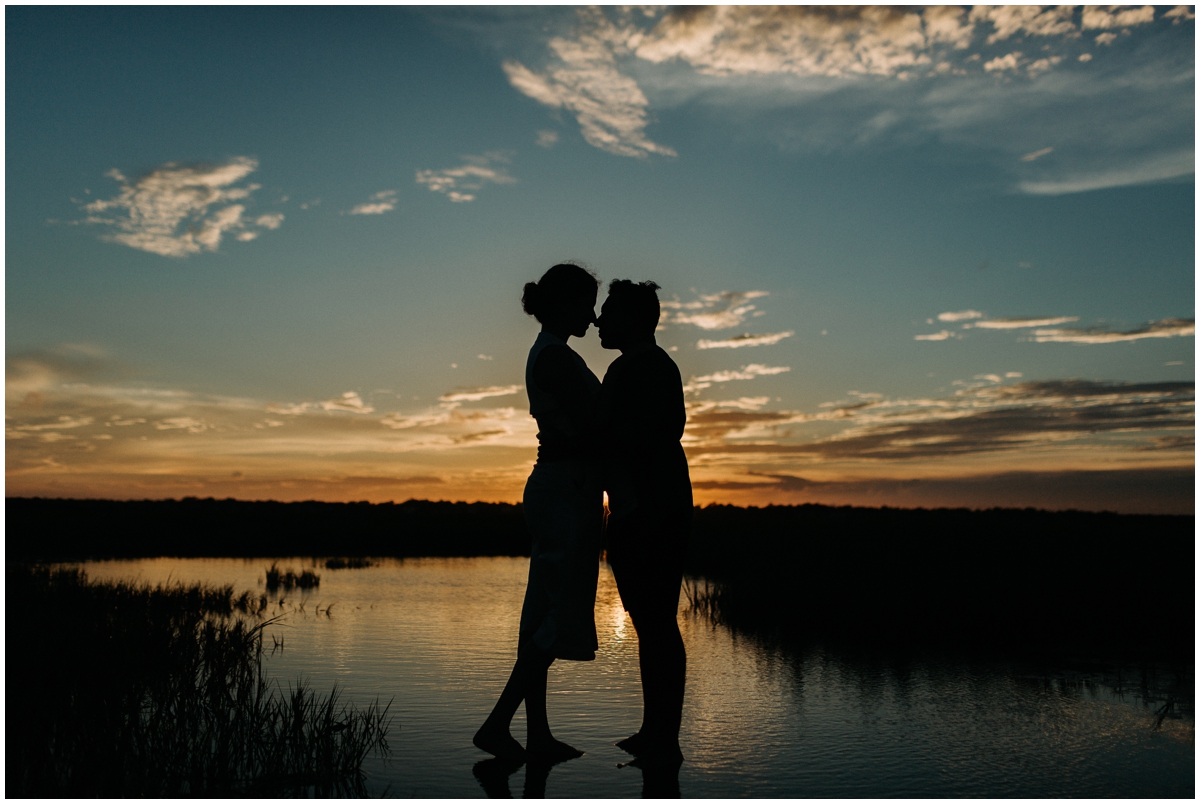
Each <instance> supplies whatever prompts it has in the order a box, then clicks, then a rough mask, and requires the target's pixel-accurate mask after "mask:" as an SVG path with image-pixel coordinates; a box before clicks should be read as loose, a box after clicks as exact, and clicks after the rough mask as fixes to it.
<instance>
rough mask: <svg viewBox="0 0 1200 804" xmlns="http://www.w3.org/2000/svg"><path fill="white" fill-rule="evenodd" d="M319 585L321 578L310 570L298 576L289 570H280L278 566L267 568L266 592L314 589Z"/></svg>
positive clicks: (272, 565) (273, 565)
mask: <svg viewBox="0 0 1200 804" xmlns="http://www.w3.org/2000/svg"><path fill="white" fill-rule="evenodd" d="M320 585H321V576H320V575H317V574H316V573H315V572H313V571H311V570H304V571H302V572H300V573H299V574H297V573H295V572H292V571H291V570H280V569H279V565H278V564H274V563H273V564H271V566H269V567H267V590H268V591H271V592H275V591H278V590H280V589H283V590H285V591H288V590H291V589H316V588H317V587H318V586H320Z"/></svg>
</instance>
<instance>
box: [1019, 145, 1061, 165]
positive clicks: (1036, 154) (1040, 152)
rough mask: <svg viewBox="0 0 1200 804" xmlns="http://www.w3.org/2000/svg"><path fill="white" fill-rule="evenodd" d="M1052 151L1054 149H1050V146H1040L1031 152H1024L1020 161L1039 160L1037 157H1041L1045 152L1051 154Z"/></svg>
mask: <svg viewBox="0 0 1200 804" xmlns="http://www.w3.org/2000/svg"><path fill="white" fill-rule="evenodd" d="M1052 152H1054V149H1052V148H1042V149H1038V150H1036V151H1031V152H1028V154H1026V155H1025V156H1022V157H1021V161H1022V162H1033V161H1034V160H1039V158H1042V157H1043V156H1045V155H1046V154H1052Z"/></svg>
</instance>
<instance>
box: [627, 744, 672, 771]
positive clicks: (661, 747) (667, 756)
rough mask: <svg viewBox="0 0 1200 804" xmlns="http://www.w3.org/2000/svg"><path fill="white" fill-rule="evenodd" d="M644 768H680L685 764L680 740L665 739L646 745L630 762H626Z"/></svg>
mask: <svg viewBox="0 0 1200 804" xmlns="http://www.w3.org/2000/svg"><path fill="white" fill-rule="evenodd" d="M626 764H628V765H632V766H633V767H635V768H641V769H642V770H649V769H654V770H659V769H668V768H678V767H679V766H680V765H682V764H683V751H681V750H680V749H679V741H678V740H663V741H661V742H656V743H654V744H653V745H646V746H645V747H644V748H643V749H642V751H641V752H640V753H639V754H638V755H637V756H636V757H635V758H634V759H633V760H632V761H630V762H628V763H626Z"/></svg>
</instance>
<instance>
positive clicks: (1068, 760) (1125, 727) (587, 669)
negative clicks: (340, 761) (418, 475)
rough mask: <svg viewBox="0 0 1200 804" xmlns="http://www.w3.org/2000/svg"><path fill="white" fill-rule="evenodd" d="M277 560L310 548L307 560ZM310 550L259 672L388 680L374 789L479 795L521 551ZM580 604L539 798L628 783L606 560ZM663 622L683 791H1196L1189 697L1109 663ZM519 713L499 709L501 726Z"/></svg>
mask: <svg viewBox="0 0 1200 804" xmlns="http://www.w3.org/2000/svg"><path fill="white" fill-rule="evenodd" d="M269 563H270V562H269V561H262V560H253V561H245V560H242V559H147V560H140V561H108V562H91V563H89V564H87V565H86V567H87V570H88V572H89V574H90V575H91V577H93V578H97V579H102V578H139V579H142V580H145V581H149V582H152V583H156V582H160V581H164V580H167V579H170V580H182V581H207V582H210V583H219V584H226V583H232V584H233V585H234V586H235V588H237V589H239V590H240V589H258V590H262V587H263V580H262V579H263V569H264V568H265V566H267V565H268V564H269ZM279 564H280V567H281V568H285V567H291V568H294V569H301V568H308V567H310V562H309V561H308V560H306V559H283V560H280V562H279ZM317 571H318V572H319V573H320V575H321V585H320V587H319V588H318V589H317V590H314V591H313V592H312V593H311V594H308V595H303V596H302V595H288V596H285V599H284V605H283V607H282V610H284V611H286V612H288V613H287V618H286V621H285V622H284V623H281V624H279V625H277V626H274V627H272V629H271V630H270V632H269V634H268V636H267V645H268V646H270V645H271V644H272V638H273V637H274V638H279V639H282V640H283V641H284V644H285V647H284V650H283V651H282V652H276V653H274V654H273V655H272V656H270V657H269V659H268V668H269V670H270V672H271V673H272V674H273V675H274V676H275V677H276V678H278V679H280V680H282V681H284V682H287V681H289V680H294V679H296V678H299V677H304V678H305V679H307V680H308V681H309V682H310V683H311V684H312V685H313V686H314V688H316V689H318V690H320V689H328V688H329V687H331V686H332V685H333V684H334V683H337V685H338V686H339V688H341V689H342V690H343V691H344V692H345V693H346V695H347V696H348V697H349V698H350V699H353V700H356V701H369V700H372V699H374V698H377V697H378V698H380V699H382V700H384V701H387V700H389V699H392V700H393V704H392V710H391V711H392V713H393V714H394V715H395V717H396V721H395V723H396V724H397V726H398V727H399V728H398V729H395V728H394V729H393V732H392V735H391V737H390V742H391V746H392V756H391V758H390V759H387V760H383V759H378V758H372V759H369V760H368V762H367V763H366V765H365V768H366V770H367V771H368V772H369V774H370V783H369V789H370V790H371V791H372V792H373V793H375V794H380V793H383V792H384V791H386V792H387V794H388V795H393V796H422V797H451V796H453V797H477V796H482V795H483V793H484V791H483V788H482V787H481V786H480V783H479V781H478V780H477V779H476V777H475V776H474V774H473V773H472V768H473V766H474V765H475V764H476V763H477V762H478V761H480V760H481V759H483V758H484V755H483V754H482V753H481V752H479V751H478V750H476V749H475V748H474V747H473V746H471V744H470V738H471V735H472V734H473V733H474V731H475V728H476V727H477V726H478V725H479V723H480V722H482V720H483V718H484V717H485V716H486V715H487V712H488V711H489V709H490V708H491V705H492V704H493V702H494V701H495V698H496V696H498V695H499V693H500V690H501V688H502V687H503V685H504V682H505V679H506V678H507V675H508V672H509V670H510V669H511V666H512V660H513V658H514V653H515V647H516V624H517V622H518V619H519V614H520V606H521V600H522V597H523V595H524V590H525V576H526V573H527V572H528V560H527V559H519V558H513V559H510V558H479V559H416V560H406V561H398V560H386V559H385V560H382V561H381V562H380V563H379V564H378V565H377V566H373V567H369V568H366V569H357V570H350V569H347V570H328V569H324V568H318V570H317ZM277 601H278V598H272V603H271V605H272V606H273V607H274V608H273V609H272V610H273V611H275V610H279V607H278V603H277ZM301 603H303V604H304V612H303V613H301V612H299V611H297V610H296V609H297V607H298V606H299V605H300V604H301ZM331 604H332V609H331V611H330V613H329V616H326V615H325V613H324V609H325V606H327V605H331ZM318 605H319V606H320V607H321V609H322V613H321V614H320V615H316V614H315V613H314V612H315V610H316V607H317V606H318ZM596 623H597V631H598V633H599V638H600V643H601V646H600V650H599V651H598V653H597V657H596V660H595V661H594V662H559V663H556V665H555V666H554V667H553V668H552V670H551V678H550V695H549V700H548V708H549V712H550V718H551V723H552V724H554V725H555V727H556V733H557V734H558V736H560V737H561V738H562V739H564V740H567V741H568V742H570V743H572V744H573V745H575V746H577V747H579V748H581V749H583V750H585V751H586V752H587V753H586V754H585V756H584V757H582V758H580V759H577V760H573V761H571V762H568V763H564V764H562V765H559V766H556V767H555V768H553V769H552V770H551V771H550V773H549V776H547V777H546V778H545V779H544V780H543V779H541V778H540V777H538V776H537V774H533V775H532V776H528V777H527V771H526V770H525V769H522V770H518V771H517V772H516V773H515V774H514V775H513V776H512V777H511V778H509V779H508V780H507V781H508V784H509V789H510V791H511V792H512V793H513V794H514V795H518V796H519V795H521V794H522V792H523V791H524V790H525V788H526V786H527V785H528V786H529V792H531V793H537V792H539V791H540V789H541V788H540V786H541V785H543V784H544V792H545V795H547V796H551V797H580V798H586V797H613V798H620V797H631V796H638V795H641V793H642V790H643V781H644V780H643V778H642V775H641V773H640V772H639V771H637V770H636V769H634V768H617V767H616V766H617V764H618V763H620V762H624V761H626V760H627V759H628V758H629V757H628V756H627V755H626V754H624V753H623V752H621V751H620V750H619V749H617V748H615V747H614V746H613V745H612V743H613V742H615V741H616V740H617V739H620V738H621V737H625V736H627V735H628V734H630V733H632V732H633V731H635V730H636V729H637V727H638V725H639V723H640V719H641V692H640V686H639V681H638V672H637V643H636V638H635V636H634V633H633V627H632V625H631V624H630V622H629V620H628V618H627V617H626V616H625V613H624V611H623V610H622V609H621V606H620V600H619V598H618V596H617V593H616V587H615V585H614V583H613V581H612V575H611V573H610V572H609V571H608V569H607V568H602V569H601V573H600V584H599V591H598V595H597V604H596ZM680 625H681V630H682V632H683V635H684V641H685V644H686V646H687V651H688V684H687V702H686V708H685V717H684V724H683V733H682V736H681V741H682V744H683V747H684V752H685V754H686V755H687V761H686V762H685V763H684V765H683V768H682V769H681V772H680V776H679V785H680V790H681V792H682V794H683V795H684V796H686V797H731V796H732V797H737V796H756V797H772V796H789V797H800V796H806V797H812V796H815V797H867V798H875V797H894V796H904V797H917V796H957V797H978V796H987V797H1022V798H1026V797H1060V796H1062V797H1066V796H1071V797H1080V796H1088V797H1100V796H1105V797H1108V796H1122V797H1189V798H1190V797H1194V792H1195V719H1194V710H1192V709H1191V708H1190V704H1189V708H1188V709H1186V710H1185V711H1183V712H1178V713H1177V715H1178V716H1177V717H1175V718H1172V719H1167V720H1165V721H1164V722H1163V724H1162V727H1161V728H1160V729H1159V730H1157V731H1155V730H1154V728H1153V726H1154V722H1155V720H1156V718H1155V714H1154V707H1155V706H1158V705H1161V702H1154V701H1146V700H1143V699H1142V698H1140V697H1139V695H1138V694H1137V693H1136V685H1131V686H1129V689H1130V690H1133V691H1132V692H1129V691H1127V692H1125V693H1124V694H1122V695H1118V694H1116V693H1115V692H1114V687H1113V684H1112V683H1111V681H1112V680H1111V678H1109V679H1101V681H1095V680H1094V679H1093V680H1092V681H1091V682H1089V681H1088V680H1087V679H1083V680H1080V679H1079V678H1076V677H1073V676H1070V675H1069V674H1067V673H1065V672H1062V673H1058V674H1055V673H1047V672H1045V671H1044V670H1040V671H1039V672H1032V671H1030V670H1028V669H1020V668H1014V667H1012V666H1009V665H1001V664H992V665H986V664H977V663H975V664H973V663H968V662H956V661H941V660H939V661H933V660H930V661H924V662H920V661H907V662H903V663H888V662H883V661H879V660H869V659H862V658H847V657H843V656H839V655H836V654H832V653H827V652H822V651H819V650H810V651H807V652H804V653H802V654H797V653H790V652H784V651H780V650H776V649H771V648H765V647H763V646H762V645H760V644H758V643H757V642H755V641H753V640H751V639H747V638H745V637H742V636H735V635H733V634H730V633H729V632H728V631H727V630H725V629H723V628H714V627H713V626H711V625H710V624H709V623H707V622H706V621H703V620H701V619H698V618H695V617H692V616H690V615H688V614H686V613H681V615H680ZM1189 672H1190V668H1189ZM1102 682H1103V683H1102ZM1185 686H1186V688H1187V689H1188V690H1190V689H1191V681H1190V677H1189V679H1188V681H1187V683H1186V685H1185ZM523 730H524V724H523V719H522V716H521V715H520V714H518V717H517V721H516V722H515V723H514V733H515V734H517V735H518V736H520V735H522V734H523ZM652 781H653V780H646V784H651V783H652ZM668 781H670V780H668ZM501 784H503V780H501ZM656 789H657V788H656ZM651 792H653V790H652V791H651Z"/></svg>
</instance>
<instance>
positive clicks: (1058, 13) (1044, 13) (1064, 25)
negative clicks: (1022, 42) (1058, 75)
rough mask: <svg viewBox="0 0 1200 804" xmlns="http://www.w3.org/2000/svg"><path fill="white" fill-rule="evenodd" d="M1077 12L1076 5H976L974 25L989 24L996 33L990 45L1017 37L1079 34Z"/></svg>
mask: <svg viewBox="0 0 1200 804" xmlns="http://www.w3.org/2000/svg"><path fill="white" fill-rule="evenodd" d="M1074 15H1075V9H1074V8H1073V7H1072V6H1055V7H1049V8H1042V7H1041V6H975V7H974V8H973V9H971V14H970V19H971V21H972V22H989V23H991V25H992V28H993V30H992V33H991V34H990V35H989V36H988V38H987V44H989V45H992V44H995V43H996V42H999V41H1002V40H1004V39H1008V38H1009V37H1011V36H1013V35H1016V34H1025V35H1029V36H1060V35H1062V34H1071V33H1074V31H1075V22H1074Z"/></svg>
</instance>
